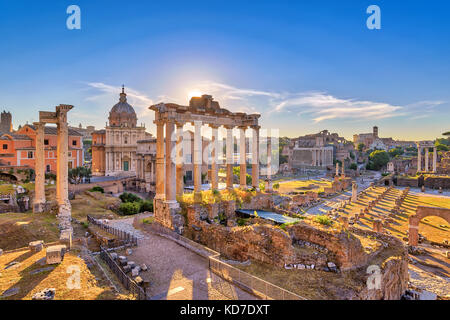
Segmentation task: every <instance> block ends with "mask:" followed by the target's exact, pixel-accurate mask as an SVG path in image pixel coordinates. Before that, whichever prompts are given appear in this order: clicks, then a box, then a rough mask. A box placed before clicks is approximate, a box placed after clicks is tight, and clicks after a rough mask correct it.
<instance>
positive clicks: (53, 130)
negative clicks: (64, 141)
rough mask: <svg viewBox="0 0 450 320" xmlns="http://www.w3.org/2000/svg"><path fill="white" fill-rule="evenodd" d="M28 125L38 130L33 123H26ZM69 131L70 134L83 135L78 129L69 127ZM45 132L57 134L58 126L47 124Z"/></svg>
mask: <svg viewBox="0 0 450 320" xmlns="http://www.w3.org/2000/svg"><path fill="white" fill-rule="evenodd" d="M26 126H29V127H30V128H31V129H33V130H36V127H35V126H34V125H33V124H26ZM68 132H69V136H79V137H81V136H83V135H82V134H81V133H79V132H78V131H76V130H74V129H71V128H69V129H68ZM44 133H45V134H48V135H53V136H56V135H57V134H58V131H57V128H56V127H53V126H45V129H44Z"/></svg>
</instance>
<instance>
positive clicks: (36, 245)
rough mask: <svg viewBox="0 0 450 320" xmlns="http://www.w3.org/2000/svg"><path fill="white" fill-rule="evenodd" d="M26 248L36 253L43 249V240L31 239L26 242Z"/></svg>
mask: <svg viewBox="0 0 450 320" xmlns="http://www.w3.org/2000/svg"><path fill="white" fill-rule="evenodd" d="M28 248H30V251H31V252H33V253H37V252H40V251H42V249H44V241H43V240H38V241H32V242H30V243H29V244H28Z"/></svg>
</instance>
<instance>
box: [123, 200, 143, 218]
mask: <svg viewBox="0 0 450 320" xmlns="http://www.w3.org/2000/svg"><path fill="white" fill-rule="evenodd" d="M140 208H141V204H140V202H125V203H121V204H120V206H119V212H120V213H121V214H123V215H125V216H129V215H133V214H137V213H139V210H140Z"/></svg>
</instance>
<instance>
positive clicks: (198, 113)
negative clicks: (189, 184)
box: [150, 95, 260, 231]
mask: <svg viewBox="0 0 450 320" xmlns="http://www.w3.org/2000/svg"><path fill="white" fill-rule="evenodd" d="M150 109H151V110H153V111H155V124H156V196H155V199H154V210H155V220H156V221H157V222H159V223H161V224H162V225H163V226H165V227H168V228H171V229H175V230H177V231H180V230H179V228H180V227H181V226H182V221H181V219H180V217H179V214H178V212H179V204H178V202H177V200H176V196H177V195H181V194H183V190H184V188H183V176H182V174H183V164H184V161H183V127H184V125H185V124H187V123H191V124H192V125H193V126H194V127H195V132H194V141H193V144H194V154H193V162H194V197H195V199H196V201H200V200H201V193H200V192H201V166H202V163H203V156H202V133H201V128H202V126H203V125H208V126H210V127H211V128H212V141H211V144H212V157H211V188H212V189H216V190H217V189H218V153H219V148H218V128H219V127H221V126H224V127H225V128H226V130H227V139H226V144H227V146H226V154H227V157H226V166H227V170H226V172H227V188H230V189H231V188H233V167H232V166H233V159H232V157H233V153H232V152H233V135H232V130H233V128H239V133H240V136H239V137H240V139H239V147H240V148H239V151H240V161H239V162H240V186H241V187H243V188H246V187H247V183H246V172H247V167H246V143H245V141H246V140H245V131H246V130H247V128H251V129H252V130H253V140H252V142H253V143H252V186H253V187H255V188H258V186H259V161H258V160H259V128H260V127H259V125H258V118H259V117H260V115H259V114H251V115H248V114H245V113H232V112H230V111H228V110H226V109H223V108H220V106H219V103H218V102H217V101H214V100H213V98H212V96H209V95H203V96H201V97H193V98H192V99H191V100H190V102H189V106H182V105H177V104H173V103H160V104H157V105H152V106H150ZM164 131H165V139H164ZM164 140H165V141H164ZM164 143H165V147H164ZM164 169H165V170H164Z"/></svg>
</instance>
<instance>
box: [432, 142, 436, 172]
mask: <svg viewBox="0 0 450 320" xmlns="http://www.w3.org/2000/svg"><path fill="white" fill-rule="evenodd" d="M436 162H437V149H436V147H434V148H433V172H436V171H437V168H436Z"/></svg>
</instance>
